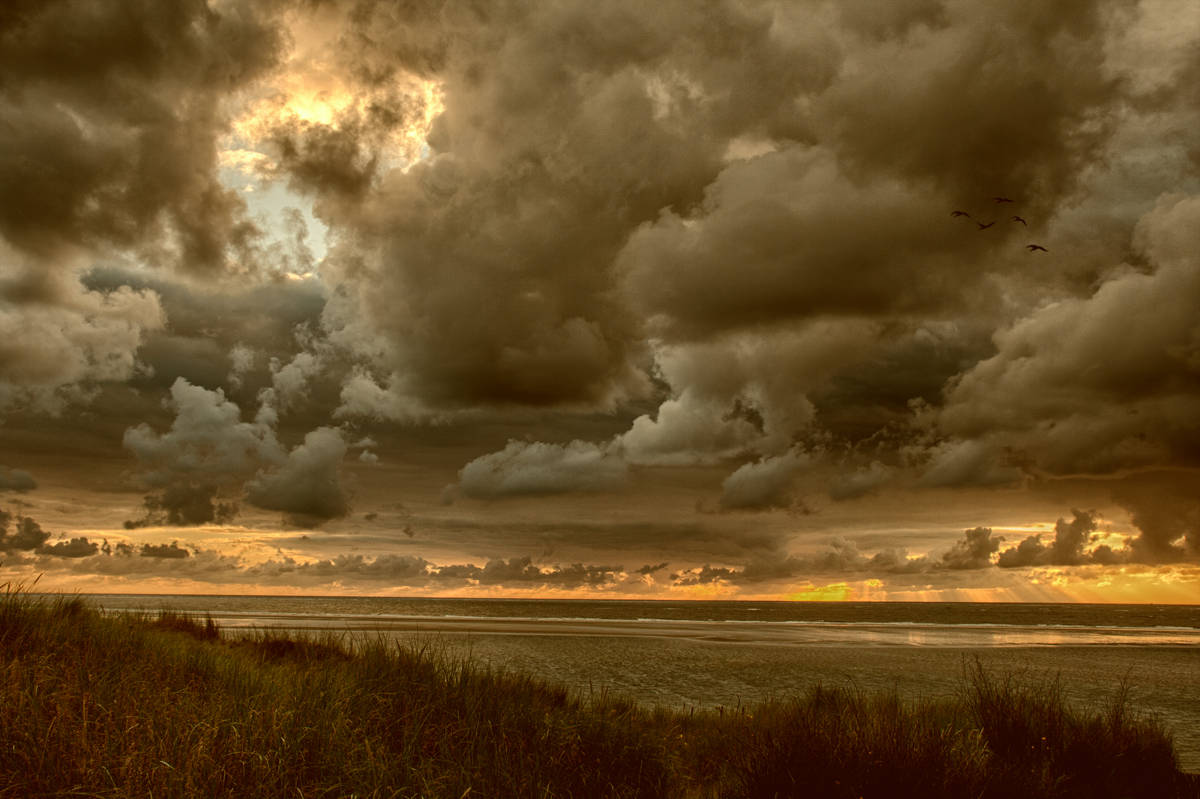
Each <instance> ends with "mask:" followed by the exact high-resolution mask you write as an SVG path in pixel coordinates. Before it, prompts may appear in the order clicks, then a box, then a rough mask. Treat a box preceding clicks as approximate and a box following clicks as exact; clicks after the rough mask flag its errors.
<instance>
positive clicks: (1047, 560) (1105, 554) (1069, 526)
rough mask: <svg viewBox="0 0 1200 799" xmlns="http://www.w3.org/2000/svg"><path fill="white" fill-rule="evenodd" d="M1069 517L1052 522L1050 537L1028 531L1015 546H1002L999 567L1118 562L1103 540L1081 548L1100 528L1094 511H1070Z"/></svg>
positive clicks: (1091, 540) (1119, 558) (1120, 558)
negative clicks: (1094, 544) (1030, 533)
mask: <svg viewBox="0 0 1200 799" xmlns="http://www.w3.org/2000/svg"><path fill="white" fill-rule="evenodd" d="M1071 513H1072V514H1074V517H1075V518H1073V519H1072V520H1071V521H1069V522H1068V521H1067V520H1066V519H1059V520H1058V522H1057V523H1055V525H1054V540H1053V541H1051V542H1050V543H1049V544H1046V543H1043V542H1042V535H1041V533H1038V534H1036V535H1031V536H1029V537H1028V538H1026V539H1025V540H1023V541H1022V542H1021V543H1019V544H1018V545H1017V546H1015V547H1012V548H1009V549H1006V550H1004V551H1003V552H1001V553H1000V557H999V558H998V559H997V560H996V565H997V566H999V567H1000V568H1002V569H1013V568H1018V567H1021V566H1079V565H1081V564H1084V563H1101V564H1109V563H1119V562H1121V560H1122V557H1121V556H1120V555H1119V554H1118V553H1115V552H1113V550H1112V548H1111V547H1109V546H1108V545H1106V544H1101V545H1100V546H1097V547H1094V548H1093V549H1091V550H1090V551H1086V552H1085V551H1084V548H1085V547H1086V546H1087V545H1088V544H1090V543H1093V541H1094V537H1095V536H1094V534H1095V533H1096V532H1097V531H1098V530H1099V529H1100V524H1099V521H1098V520H1097V518H1096V515H1095V511H1081V510H1073V511H1071Z"/></svg>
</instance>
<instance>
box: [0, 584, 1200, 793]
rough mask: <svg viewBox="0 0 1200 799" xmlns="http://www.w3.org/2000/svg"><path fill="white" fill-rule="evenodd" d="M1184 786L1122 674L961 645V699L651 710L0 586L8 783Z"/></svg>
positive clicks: (388, 788)
mask: <svg viewBox="0 0 1200 799" xmlns="http://www.w3.org/2000/svg"><path fill="white" fill-rule="evenodd" d="M68 795H72V796H99V797H146V798H147V799H149V798H150V797H155V799H163V798H165V797H208V796H212V797H218V796H220V797H226V796H228V797H244V796H254V797H351V796H357V797H431V798H432V797H446V798H447V799H464V798H465V797H495V798H496V799H509V798H510V797H511V798H514V799H515V798H516V797H529V799H552V798H554V797H572V798H574V799H585V798H586V797H711V798H712V799H733V798H734V797H754V798H757V797H829V798H830V799H836V798H840V797H863V799H871V797H971V798H972V799H976V798H978V797H1005V798H1009V797H1039V798H1040V797H1047V798H1049V797H1073V796H1079V797H1098V798H1100V799H1103V798H1104V797H1112V799H1117V797H1126V796H1128V797H1155V799H1158V798H1159V797H1194V796H1197V795H1198V790H1197V782H1196V779H1195V778H1194V777H1193V776H1191V775H1184V774H1180V773H1179V771H1178V769H1177V767H1176V761H1175V756H1174V752H1173V748H1172V739H1171V735H1170V733H1169V731H1168V730H1166V729H1164V727H1163V726H1162V725H1161V724H1160V723H1158V722H1157V721H1156V720H1155V719H1153V718H1148V717H1145V716H1143V715H1140V714H1138V713H1137V712H1135V710H1134V709H1133V708H1132V706H1131V705H1130V702H1129V691H1128V686H1127V685H1124V684H1121V685H1118V686H1116V688H1115V690H1114V692H1113V695H1112V697H1111V700H1110V701H1109V703H1108V704H1107V705H1105V706H1104V707H1098V708H1095V709H1093V710H1092V711H1091V712H1086V713H1081V712H1078V711H1076V710H1073V709H1071V708H1070V707H1068V706H1067V705H1066V703H1065V702H1064V700H1063V697H1062V692H1061V690H1060V688H1059V686H1058V684H1057V682H1056V681H1055V680H1053V679H1052V678H1049V677H1044V678H1043V677H1030V676H1028V675H1017V674H1002V675H995V674H991V673H989V672H988V671H987V670H986V669H985V668H984V667H983V666H982V665H981V664H979V663H978V662H975V663H971V664H967V665H966V666H965V668H964V675H963V679H962V685H961V689H960V695H959V697H958V698H957V700H956V701H932V700H912V701H905V700H902V699H901V698H900V697H898V696H897V695H896V694H895V693H882V694H865V693H862V692H859V691H855V690H851V689H848V688H845V687H828V686H817V687H814V688H812V689H810V690H808V691H807V692H804V693H802V694H799V695H796V696H793V697H785V698H779V699H775V700H771V701H768V702H764V703H761V704H759V705H757V706H754V707H748V708H740V709H737V710H735V711H732V712H731V711H728V710H720V711H704V712H700V711H691V712H687V711H678V710H672V709H667V708H647V707H644V706H641V705H638V704H636V703H634V702H631V701H627V700H625V699H623V698H621V697H618V696H614V695H612V694H609V693H607V692H600V693H595V694H588V695H580V694H578V693H574V692H572V691H569V690H568V689H566V688H564V687H562V686H557V685H553V684H549V683H547V682H544V681H541V680H537V679H534V678H531V677H529V676H526V675H522V674H517V673H511V672H506V671H500V670H496V669H491V668H489V667H487V666H486V665H482V664H478V663H473V662H471V661H470V660H467V659H464V658H461V657H455V656H453V655H452V654H451V653H450V652H449V651H448V650H447V649H445V648H440V647H439V646H438V644H437V642H436V641H431V642H426V643H425V644H423V645H422V644H416V643H413V642H407V643H401V642H397V641H395V640H389V639H385V638H376V639H372V640H362V639H355V638H347V637H337V636H328V635H327V636H294V635H286V634H282V633H279V632H275V631H257V632H254V633H251V634H250V635H247V636H240V637H234V636H230V635H228V634H225V633H223V632H222V631H221V629H220V628H219V626H218V625H217V624H215V623H214V622H213V620H212V619H211V618H202V619H200V618H194V617H190V616H187V615H182V614H177V613H171V612H166V611H164V612H161V613H158V614H128V613H126V614H104V613H101V612H100V611H98V610H96V609H94V608H93V607H91V606H89V605H88V604H87V603H85V602H83V601H82V600H80V599H78V598H64V597H57V598H47V597H43V596H38V595H32V594H27V593H23V592H21V591H18V590H12V589H11V588H10V589H9V590H7V592H6V593H5V594H3V595H0V797H18V796H22V797H23V796H68Z"/></svg>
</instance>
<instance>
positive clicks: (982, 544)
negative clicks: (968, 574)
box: [942, 527, 1004, 570]
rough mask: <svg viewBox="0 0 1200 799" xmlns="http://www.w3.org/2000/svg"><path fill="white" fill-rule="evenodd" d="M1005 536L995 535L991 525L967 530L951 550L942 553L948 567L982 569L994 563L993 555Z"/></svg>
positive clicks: (943, 563) (944, 563)
mask: <svg viewBox="0 0 1200 799" xmlns="http://www.w3.org/2000/svg"><path fill="white" fill-rule="evenodd" d="M1002 543H1004V536H1002V535H993V534H992V530H991V528H990V527H976V528H974V529H972V530H967V531H966V533H965V534H964V536H963V538H961V539H960V540H958V541H956V542H955V543H954V546H953V547H952V548H951V549H950V551H949V552H947V553H945V554H944V555H942V565H944V566H945V568H947V569H955V570H962V569H982V568H985V567H987V566H990V565H992V555H994V554H996V552H998V551H999V550H1000V545H1001V544H1002Z"/></svg>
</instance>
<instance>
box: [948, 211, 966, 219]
mask: <svg viewBox="0 0 1200 799" xmlns="http://www.w3.org/2000/svg"><path fill="white" fill-rule="evenodd" d="M950 216H965V217H966V218H967V219H970V218H971V215H970V214H968V213H967V212H966V211H951V212H950Z"/></svg>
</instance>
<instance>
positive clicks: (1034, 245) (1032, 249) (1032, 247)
mask: <svg viewBox="0 0 1200 799" xmlns="http://www.w3.org/2000/svg"><path fill="white" fill-rule="evenodd" d="M1025 249H1027V250H1029V252H1030V253H1032V252H1033V251H1034V250H1041V251H1042V252H1050V251H1049V250H1047V249H1046V248H1045V247H1039V246H1038V245H1036V244H1026V245H1025Z"/></svg>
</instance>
